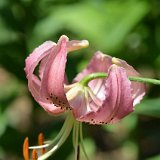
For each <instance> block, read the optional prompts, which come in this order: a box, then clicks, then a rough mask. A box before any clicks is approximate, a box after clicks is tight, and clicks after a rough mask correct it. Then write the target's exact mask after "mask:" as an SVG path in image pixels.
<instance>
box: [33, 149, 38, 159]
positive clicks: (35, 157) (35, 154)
mask: <svg viewBox="0 0 160 160" xmlns="http://www.w3.org/2000/svg"><path fill="white" fill-rule="evenodd" d="M32 160H38V154H37V151H36V150H35V149H33V151H32Z"/></svg>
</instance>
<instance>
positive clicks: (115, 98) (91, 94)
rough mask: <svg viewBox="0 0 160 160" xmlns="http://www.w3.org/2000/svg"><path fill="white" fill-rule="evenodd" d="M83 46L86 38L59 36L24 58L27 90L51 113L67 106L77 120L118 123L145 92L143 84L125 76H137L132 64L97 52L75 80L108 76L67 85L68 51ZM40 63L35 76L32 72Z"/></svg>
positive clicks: (62, 110) (86, 44)
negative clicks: (84, 84)
mask: <svg viewBox="0 0 160 160" xmlns="http://www.w3.org/2000/svg"><path fill="white" fill-rule="evenodd" d="M86 46H88V42H87V41H84V40H83V41H69V40H68V38H67V37H66V36H61V38H60V39H59V41H58V43H57V44H56V43H54V42H51V41H47V42H45V43H43V44H42V45H41V46H39V47H38V48H36V49H35V50H34V51H33V52H32V53H31V54H30V55H29V57H28V58H27V59H26V67H25V71H26V75H27V79H28V87H29V90H30V92H31V94H32V96H33V97H34V98H35V100H36V101H37V102H38V103H39V104H40V105H41V106H42V107H43V108H44V109H45V110H46V111H47V112H49V113H51V114H53V115H57V114H60V113H62V112H64V111H65V110H66V109H68V108H70V109H71V110H72V111H73V113H74V116H75V118H76V119H77V120H78V121H84V122H89V123H95V124H100V123H113V122H117V121H118V120H120V119H121V118H123V117H124V116H126V115H127V114H129V113H130V112H132V111H133V109H134V106H135V105H136V104H137V103H139V102H140V100H141V99H142V98H143V96H144V94H145V86H144V84H143V83H140V82H131V81H130V80H128V76H140V75H139V73H138V72H137V71H136V70H135V69H134V68H133V67H132V66H130V65H128V64H127V63H126V62H125V61H123V60H121V59H117V58H112V57H111V56H108V55H105V54H103V53H101V52H99V51H98V52H96V53H95V55H94V56H93V58H92V59H91V61H90V63H89V64H88V66H87V68H86V69H84V70H83V71H82V72H81V73H79V74H78V75H77V76H76V78H75V79H74V82H79V81H80V80H81V79H83V77H85V76H86V75H88V74H91V73H96V72H106V73H108V77H107V78H105V79H95V80H93V81H90V82H89V87H87V88H85V87H81V86H79V85H76V83H73V84H74V85H73V84H72V85H67V80H66V76H65V66H66V61H67V54H68V52H69V51H73V50H76V49H80V48H83V47H86ZM39 63H40V66H39V75H38V76H37V75H36V74H35V73H34V71H35V69H36V67H37V66H38V64H39ZM84 88H85V89H84ZM84 90H85V91H84Z"/></svg>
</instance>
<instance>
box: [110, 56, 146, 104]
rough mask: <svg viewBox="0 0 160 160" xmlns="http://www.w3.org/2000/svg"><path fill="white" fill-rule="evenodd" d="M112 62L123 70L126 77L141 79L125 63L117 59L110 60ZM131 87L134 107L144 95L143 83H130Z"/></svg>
mask: <svg viewBox="0 0 160 160" xmlns="http://www.w3.org/2000/svg"><path fill="white" fill-rule="evenodd" d="M112 62H113V63H114V64H116V65H118V66H121V67H123V68H125V69H126V72H127V75H128V76H135V77H141V75H140V74H139V73H138V72H137V71H136V70H135V69H134V68H133V67H132V66H130V65H129V64H127V62H126V61H124V60H121V59H118V58H112ZM131 87H132V97H133V99H134V102H133V105H134V106H135V105H136V104H138V103H139V102H140V101H141V100H142V98H143V97H144V95H145V85H144V83H140V82H133V81H132V82H131Z"/></svg>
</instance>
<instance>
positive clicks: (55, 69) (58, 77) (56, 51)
mask: <svg viewBox="0 0 160 160" xmlns="http://www.w3.org/2000/svg"><path fill="white" fill-rule="evenodd" d="M67 42H68V37H66V36H61V37H60V39H59V41H58V44H57V46H56V47H54V48H53V49H52V50H51V53H50V55H49V57H48V61H47V62H46V64H45V69H44V73H43V78H42V84H41V86H42V87H41V91H40V92H41V96H42V98H44V99H49V100H51V101H52V102H53V103H54V104H55V105H57V106H63V107H64V106H65V107H68V106H69V104H68V101H67V99H66V95H65V93H64V80H65V67H66V61H67Z"/></svg>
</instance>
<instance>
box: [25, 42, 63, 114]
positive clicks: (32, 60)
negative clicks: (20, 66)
mask: <svg viewBox="0 0 160 160" xmlns="http://www.w3.org/2000/svg"><path fill="white" fill-rule="evenodd" d="M55 46H56V44H55V43H54V42H51V41H47V42H45V43H43V44H42V45H40V46H39V47H38V48H36V49H35V50H34V51H33V52H32V53H31V54H30V55H29V57H28V58H27V59H26V61H25V62H26V66H25V72H26V75H27V79H28V88H29V91H30V92H31V94H32V96H33V97H34V99H35V100H36V101H37V102H38V103H39V104H40V105H41V106H42V107H43V108H44V109H45V110H47V111H48V110H50V108H52V114H53V113H54V114H59V113H61V112H63V110H62V109H61V108H57V107H56V106H54V105H53V104H52V103H50V102H47V101H46V100H45V99H42V98H41V96H40V88H41V81H40V79H39V77H38V76H36V75H35V74H34V73H33V72H34V70H35V68H36V66H37V65H38V64H39V62H40V61H43V60H44V59H46V58H45V57H47V56H48V55H49V54H50V52H51V50H52V49H53V48H54V47H55ZM42 63H43V62H42ZM42 68H44V67H42ZM43 70H44V69H43ZM42 74H43V71H41V76H40V77H42Z"/></svg>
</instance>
